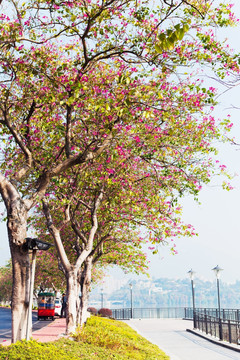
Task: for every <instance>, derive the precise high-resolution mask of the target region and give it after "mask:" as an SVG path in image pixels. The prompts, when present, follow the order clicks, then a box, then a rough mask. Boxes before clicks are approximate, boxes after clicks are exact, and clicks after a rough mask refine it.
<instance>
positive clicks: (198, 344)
mask: <svg viewBox="0 0 240 360" xmlns="http://www.w3.org/2000/svg"><path fill="white" fill-rule="evenodd" d="M126 323H127V324H128V325H130V326H131V327H132V328H133V329H134V330H136V331H137V332H138V333H139V334H141V335H142V336H143V337H145V338H146V339H148V340H149V341H150V342H152V343H153V344H156V345H158V346H159V348H160V349H162V350H163V351H164V352H165V353H166V354H167V355H169V356H170V359H171V360H193V359H194V360H203V359H205V360H230V359H231V360H240V352H236V351H234V350H232V349H231V350H230V349H228V348H225V347H222V346H220V345H218V344H214V343H212V342H210V341H208V340H206V339H205V338H202V337H199V336H197V335H195V334H192V333H190V332H187V331H186V329H188V328H189V329H192V322H191V321H187V320H181V319H142V320H138V319H132V320H130V321H126ZM238 348H239V349H240V347H238Z"/></svg>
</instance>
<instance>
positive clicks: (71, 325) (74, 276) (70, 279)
mask: <svg viewBox="0 0 240 360" xmlns="http://www.w3.org/2000/svg"><path fill="white" fill-rule="evenodd" d="M66 277H67V315H66V316H67V321H66V334H68V335H69V334H71V333H74V332H75V331H76V327H77V325H78V324H77V314H78V312H79V306H80V299H79V294H80V285H79V281H78V272H77V270H76V269H75V268H74V269H72V270H70V271H68V272H67V274H66Z"/></svg>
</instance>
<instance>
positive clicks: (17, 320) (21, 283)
mask: <svg viewBox="0 0 240 360" xmlns="http://www.w3.org/2000/svg"><path fill="white" fill-rule="evenodd" d="M18 200H20V199H18ZM22 205H23V204H22V202H21V200H20V201H13V202H11V206H10V207H9V208H8V223H7V228H8V238H9V246H10V251H11V257H12V270H13V274H12V277H13V287H12V301H11V308H12V342H13V343H15V342H16V341H18V340H22V339H26V335H27V334H26V331H27V314H28V305H29V279H30V261H29V254H28V250H27V249H25V248H24V247H23V244H24V242H25V239H26V235H27V234H26V229H27V211H26V209H25V208H24V207H23V206H22Z"/></svg>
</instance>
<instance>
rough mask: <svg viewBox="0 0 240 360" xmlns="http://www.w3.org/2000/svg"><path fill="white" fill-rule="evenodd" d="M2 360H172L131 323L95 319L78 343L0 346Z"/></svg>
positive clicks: (80, 332)
mask: <svg viewBox="0 0 240 360" xmlns="http://www.w3.org/2000/svg"><path fill="white" fill-rule="evenodd" d="M0 359H1V360H10V359H11V360H70V359H71V360H79V359H81V360H112V359H114V360H126V359H128V360H135V359H136V360H169V357H168V356H167V355H166V354H165V353H164V352H162V351H161V350H160V349H159V348H158V347H157V346H156V345H153V344H151V343H150V342H149V341H147V340H146V339H145V338H143V337H142V336H140V335H138V333H137V332H136V331H134V330H133V329H132V328H131V327H129V326H128V325H127V324H125V323H123V322H121V321H116V320H110V319H106V318H101V317H98V316H92V317H91V318H89V319H88V321H87V325H86V326H84V327H83V328H82V329H78V331H77V332H76V334H75V335H74V341H73V340H69V339H60V340H58V341H55V342H49V343H39V342H37V341H32V340H31V341H19V342H17V343H16V344H13V345H10V346H0Z"/></svg>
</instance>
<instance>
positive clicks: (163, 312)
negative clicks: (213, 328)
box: [111, 307, 185, 320]
mask: <svg viewBox="0 0 240 360" xmlns="http://www.w3.org/2000/svg"><path fill="white" fill-rule="evenodd" d="M111 310H112V316H113V318H114V319H117V320H129V319H131V318H132V319H154V318H156V319H161V318H175V319H182V318H184V316H185V308H183V307H169V308H133V309H131V308H125V309H111Z"/></svg>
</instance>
